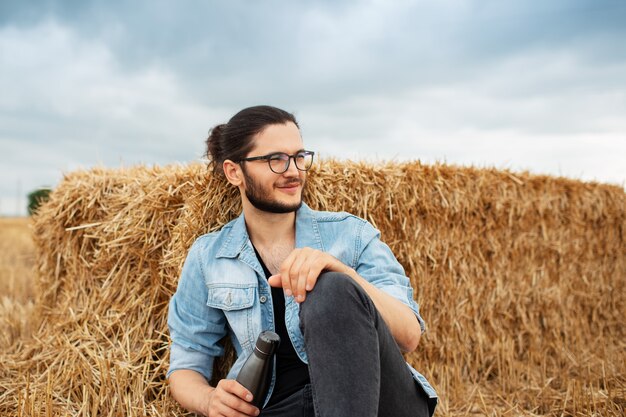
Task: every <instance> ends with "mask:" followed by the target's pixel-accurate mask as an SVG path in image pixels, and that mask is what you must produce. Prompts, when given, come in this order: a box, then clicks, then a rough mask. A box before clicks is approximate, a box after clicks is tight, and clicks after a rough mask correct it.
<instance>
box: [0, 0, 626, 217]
mask: <svg viewBox="0 0 626 417" xmlns="http://www.w3.org/2000/svg"><path fill="white" fill-rule="evenodd" d="M255 104H272V105H276V106H279V107H283V108H285V109H286V110H289V111H292V112H294V113H295V114H296V116H297V117H298V118H299V121H300V124H301V127H302V133H303V137H304V140H305V143H306V144H307V147H308V148H310V149H313V150H316V151H317V152H318V154H320V155H321V156H322V157H330V156H334V157H339V158H350V159H363V160H368V161H379V160H398V161H402V160H418V159H419V160H421V161H422V162H424V163H433V162H437V161H438V162H447V163H451V164H459V165H474V166H479V167H483V166H495V167H498V168H507V169H511V170H513V171H523V170H529V171H531V172H534V173H541V174H550V175H562V176H567V177H571V178H576V179H582V180H596V181H601V182H610V183H615V184H619V185H624V182H625V181H626V0H587V1H582V0H550V1H545V0H476V1H472V0H437V1H435V0H431V1H422V0H415V1H409V0H393V1H392V0H370V1H356V0H354V1H353V0H342V1H331V0H326V1H276V0H263V1H253V0H229V1H225V0H224V1H215V0H180V1H164V0H150V1H112V0H108V1H79V0H76V1H71V0H66V1H53V0H48V1H43V0H41V1H34V0H30V1H2V2H0V164H1V165H0V176H1V180H0V214H2V215H15V214H24V212H25V204H26V203H25V202H24V197H23V196H24V195H25V194H27V193H28V192H30V191H32V190H34V189H36V188H38V187H41V186H55V185H56V184H57V183H58V182H59V180H60V179H61V178H62V175H63V173H67V172H70V171H73V170H76V169H83V168H89V167H92V166H98V165H100V166H107V167H119V166H130V165H134V164H139V163H142V164H148V165H152V164H159V165H162V164H168V163H188V162H192V161H198V160H200V159H201V157H202V154H203V141H204V139H205V137H206V134H207V132H208V130H209V129H210V127H211V126H213V125H215V124H217V123H221V122H225V121H227V120H228V118H229V117H230V116H231V115H232V114H234V113H235V112H236V111H238V110H240V109H241V108H243V107H247V106H250V105H255Z"/></svg>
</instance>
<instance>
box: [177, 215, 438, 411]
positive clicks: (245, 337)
mask: <svg viewBox="0 0 626 417" xmlns="http://www.w3.org/2000/svg"><path fill="white" fill-rule="evenodd" d="M379 236H380V233H379V232H378V230H376V229H375V228H374V227H373V226H372V225H371V224H370V223H368V222H367V221H365V220H363V219H360V218H358V217H355V216H353V215H351V214H348V213H337V212H320V211H314V210H312V209H310V208H309V207H308V206H306V205H305V204H303V205H302V207H301V208H300V209H299V210H298V211H297V213H296V247H298V248H302V247H310V248H314V249H318V250H321V251H324V252H327V253H329V254H331V255H333V256H334V257H336V258H337V259H339V260H340V261H341V262H343V263H344V264H346V265H348V266H350V267H352V268H353V269H354V270H356V272H357V273H358V274H359V275H361V276H362V277H363V278H365V279H366V280H368V281H369V282H371V283H372V284H374V285H375V286H376V287H377V288H379V289H381V290H382V291H385V292H386V293H388V294H390V295H392V296H393V297H395V298H397V299H398V300H400V301H401V302H402V303H404V304H406V305H407V306H409V307H410V308H411V309H412V310H413V312H414V313H415V315H416V317H417V319H418V321H419V324H420V327H421V329H422V331H425V324H424V320H423V319H422V317H421V316H420V314H419V307H418V305H417V304H416V303H415V301H414V300H413V288H412V287H411V285H410V283H409V280H408V278H407V277H406V275H405V273H404V269H403V268H402V266H401V265H400V263H398V261H397V260H396V258H395V256H394V255H393V253H392V252H391V250H390V249H389V247H388V246H387V245H386V244H384V243H383V242H381V241H380V239H379ZM298 312H299V304H298V303H297V302H295V300H294V298H293V297H286V299H285V323H286V326H287V331H288V333H289V338H290V339H291V343H292V344H293V347H294V349H295V351H296V353H297V354H298V356H299V357H300V359H301V360H302V361H303V362H304V363H308V359H307V355H306V350H305V346H304V337H303V335H302V333H301V331H300V326H299V317H298ZM168 326H169V330H170V337H171V340H172V345H171V351H170V368H169V371H168V373H167V376H168V377H169V375H171V373H172V372H173V371H175V370H178V369H191V370H194V371H197V372H199V373H201V374H202V375H204V377H205V378H207V380H210V379H211V374H212V370H213V360H214V358H215V357H217V356H221V355H223V353H224V350H223V348H222V346H221V345H220V344H219V341H220V339H222V338H223V337H224V336H226V335H229V336H230V337H231V340H232V343H233V346H234V348H235V351H236V353H237V360H236V361H235V363H234V364H233V366H232V368H231V369H230V371H229V373H228V375H227V378H228V379H234V378H236V376H237V374H238V373H239V370H240V369H241V367H242V365H243V363H244V362H245V361H246V359H247V358H248V356H249V355H250V354H251V353H252V350H253V349H254V344H255V342H256V338H257V336H258V335H259V333H260V332H261V331H262V330H274V310H273V307H272V295H271V289H270V286H269V284H268V283H267V279H266V277H265V274H264V272H263V268H262V267H261V265H260V263H259V261H258V259H257V257H256V254H255V252H254V248H253V247H252V244H251V242H250V239H249V237H248V233H247V230H246V225H245V220H244V217H243V214H242V215H241V216H239V217H238V218H237V219H235V220H233V221H231V222H230V223H228V224H226V225H225V226H224V227H223V228H222V229H221V230H220V231H217V232H213V233H209V234H206V235H203V236H201V237H199V238H198V239H197V240H196V241H195V242H194V244H193V245H192V247H191V249H190V250H189V253H188V255H187V259H186V260H185V264H184V266H183V270H182V274H181V277H180V280H179V283H178V289H177V290H176V293H175V294H174V296H173V297H172V299H171V301H170V305H169V316H168ZM407 366H409V365H408V364H407ZM409 368H410V370H411V373H412V374H413V376H414V378H415V380H416V381H417V382H418V383H419V384H420V385H421V386H422V388H423V389H424V391H425V392H426V395H427V397H429V402H430V405H431V407H432V408H434V404H436V401H437V395H436V393H435V391H434V389H433V388H432V387H431V385H430V384H429V383H428V381H427V380H426V379H425V378H424V377H423V376H422V375H421V374H420V373H418V372H417V371H415V370H414V369H413V368H411V367H410V366H409ZM272 387H273V382H272ZM270 396H271V389H270V393H269V394H268V396H267V398H269V397H270Z"/></svg>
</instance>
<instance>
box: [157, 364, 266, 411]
mask: <svg viewBox="0 0 626 417" xmlns="http://www.w3.org/2000/svg"><path fill="white" fill-rule="evenodd" d="M169 382H170V391H171V393H172V397H174V399H175V400H176V401H177V402H178V403H179V404H180V405H181V406H182V407H184V408H185V409H187V410H189V411H191V412H194V413H198V414H201V415H203V416H207V417H217V416H235V417H244V416H258V415H259V409H258V408H256V407H255V406H253V405H252V404H250V401H252V394H251V393H250V391H248V390H247V389H246V388H245V387H244V386H242V385H241V384H240V383H238V382H237V381H235V380H232V379H222V380H221V381H220V382H219V383H218V384H217V387H215V388H214V387H212V386H210V385H209V383H208V382H207V380H206V379H205V378H204V376H202V374H200V373H199V372H196V371H192V370H190V369H179V370H177V371H174V372H172V374H171V375H170V378H169Z"/></svg>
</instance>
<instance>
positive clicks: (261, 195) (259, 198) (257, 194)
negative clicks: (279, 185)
mask: <svg viewBox="0 0 626 417" xmlns="http://www.w3.org/2000/svg"><path fill="white" fill-rule="evenodd" d="M243 175H244V178H245V179H246V197H247V198H248V201H250V204H252V206H254V208H256V209H257V210H261V211H265V212H268V213H276V214H283V213H292V212H294V211H298V209H299V208H300V207H301V206H302V193H300V201H299V202H298V203H295V204H285V203H281V202H280V201H277V200H275V199H272V198H271V197H270V192H269V191H268V190H267V189H265V188H263V186H261V185H259V184H258V183H256V182H255V181H254V179H252V177H251V176H249V175H248V173H247V172H246V171H245V169H244V170H243ZM291 184H302V191H304V186H305V185H306V182H305V181H304V180H301V179H300V178H294V179H292V180H290V181H288V182H286V183H285V184H283V185H291Z"/></svg>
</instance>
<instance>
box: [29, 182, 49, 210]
mask: <svg viewBox="0 0 626 417" xmlns="http://www.w3.org/2000/svg"><path fill="white" fill-rule="evenodd" d="M51 191H52V190H51V189H50V188H38V189H36V190H35V191H33V192H31V193H29V194H28V215H29V216H32V215H33V214H34V213H35V211H36V210H37V209H38V208H39V206H40V205H42V204H43V203H45V202H46V201H48V198H49V195H50V192H51Z"/></svg>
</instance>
